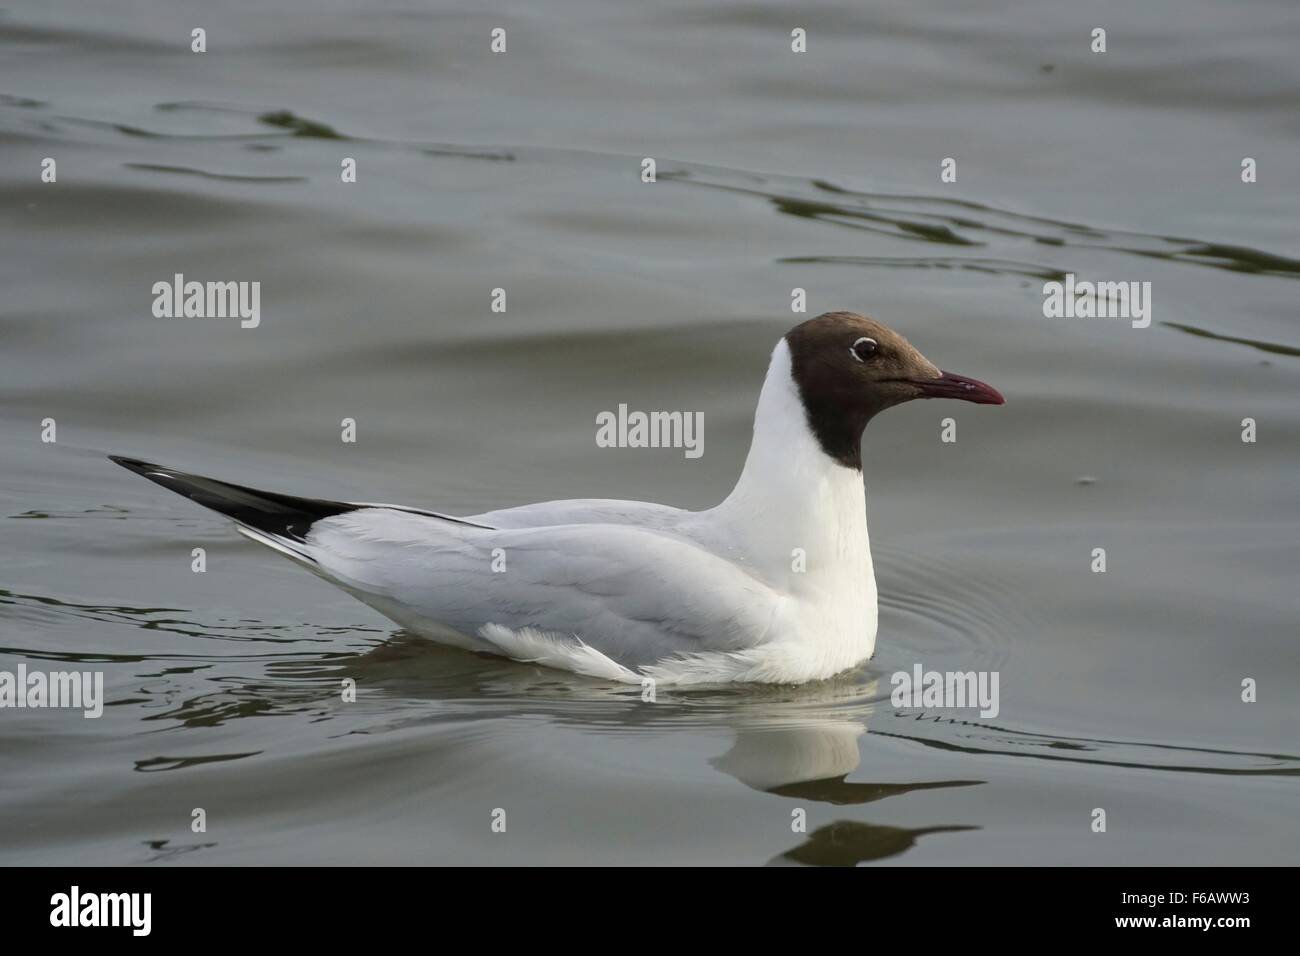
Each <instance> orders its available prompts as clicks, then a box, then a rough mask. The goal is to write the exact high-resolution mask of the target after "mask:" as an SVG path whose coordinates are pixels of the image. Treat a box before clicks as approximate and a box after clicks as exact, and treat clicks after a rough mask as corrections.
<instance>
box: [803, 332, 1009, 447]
mask: <svg viewBox="0 0 1300 956" xmlns="http://www.w3.org/2000/svg"><path fill="white" fill-rule="evenodd" d="M785 341H786V344H787V345H788V346H789V349H790V365H791V373H792V374H793V376H794V381H795V385H796V387H797V388H798V390H799V397H800V398H801V399H802V400H803V406H804V411H805V412H806V413H807V416H808V426H809V428H811V429H812V432H813V434H814V435H816V437H817V440H818V442H819V443H820V444H821V446H822V450H823V451H825V452H826V454H828V455H830V457H831V458H833V459H835V460H836V461H838V462H839V463H840V464H842V465H845V466H847V467H850V468H857V469H861V468H862V450H861V449H862V430H863V429H864V428H866V427H867V422H869V421H871V419H872V418H873V417H874V416H875V415H876V414H877V413H879V412H882V411H884V410H885V409H886V408H892V407H893V406H894V405H901V404H902V403H903V402H908V401H911V400H912V399H914V398H959V399H961V400H962V401H966V402H975V403H976V404H978V405H1001V404H1002V403H1003V402H1004V401H1005V399H1003V397H1002V396H1001V394H999V393H998V390H997V389H995V388H993V386H991V385H986V384H984V383H983V382H981V381H978V380H977V379H973V378H966V377H965V376H964V375H955V374H953V373H952V372H945V371H942V370H941V369H939V368H938V367H937V366H936V365H934V363H933V362H931V361H930V360H929V359H927V358H926V357H925V356H924V355H922V354H921V353H920V352H918V351H917V350H916V347H915V346H913V345H912V343H911V342H909V341H907V339H905V338H903V337H902V336H901V335H899V334H898V333H897V332H895V331H894V330H893V329H890V328H888V327H886V326H884V325H881V324H880V323H879V322H877V321H875V320H874V319H869V318H867V317H866V316H865V315H858V314H857V313H854V312H827V313H826V314H825V315H819V316H817V318H815V319H809V320H808V321H807V322H804V323H802V324H800V325H797V326H795V327H794V328H793V329H791V330H790V331H789V332H788V333H786V336H785Z"/></svg>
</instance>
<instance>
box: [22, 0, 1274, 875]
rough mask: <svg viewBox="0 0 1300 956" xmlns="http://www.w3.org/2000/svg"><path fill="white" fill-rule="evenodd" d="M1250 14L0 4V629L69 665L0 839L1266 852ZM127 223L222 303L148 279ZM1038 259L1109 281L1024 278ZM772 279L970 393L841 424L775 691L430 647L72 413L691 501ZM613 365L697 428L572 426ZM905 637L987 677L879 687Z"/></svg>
mask: <svg viewBox="0 0 1300 956" xmlns="http://www.w3.org/2000/svg"><path fill="white" fill-rule="evenodd" d="M1097 25H1102V26H1105V27H1106V28H1107V30H1108V34H1109V48H1110V49H1109V52H1108V53H1106V54H1104V55H1095V54H1092V53H1091V52H1090V51H1089V48H1088V33H1089V31H1090V30H1091V29H1092V27H1094V26H1097ZM196 26H202V27H204V28H205V29H206V30H207V32H208V52H207V53H205V54H194V53H191V52H190V50H189V34H190V30H191V29H192V28H194V27H196ZM495 26H504V27H506V28H507V31H508V52H507V53H506V54H504V55H492V54H490V53H489V52H488V34H489V31H490V30H491V29H492V28H493V27H495ZM794 26H802V27H804V28H806V29H807V30H808V31H809V37H810V40H809V52H808V53H807V54H805V55H802V56H796V55H793V54H791V53H790V52H789V31H790V29H792V28H793V27H794ZM1298 43H1300V12H1297V11H1296V9H1295V7H1294V4H1291V3H1288V2H1276V3H1272V2H1263V0H1251V2H1247V3H1226V2H1210V0H1193V2H1190V3H1187V2H1183V3H1174V2H1172V0H1159V2H1154V3H1148V4H1143V5H1141V7H1140V8H1139V9H1134V8H1133V5H1132V4H1126V3H1119V2H1106V3H1102V4H1098V5H1092V6H1090V7H1089V8H1088V9H1086V10H1084V9H1082V8H1079V7H1078V6H1077V5H1071V4H1066V3H1056V4H1047V5H1044V4H1037V3H1036V4H1027V3H1014V2H997V0H978V2H973V3H967V4H963V5H961V7H960V9H957V10H942V11H940V10H938V9H937V8H936V9H932V10H927V9H922V8H918V6H917V5H915V4H909V3H904V2H901V0H899V2H886V3H874V4H871V5H859V4H853V5H848V4H845V5H832V4H820V5H815V6H812V7H808V6H806V5H798V6H793V5H783V4H770V3H714V4H710V5H709V6H708V7H707V8H700V7H699V6H698V5H694V4H688V3H643V4H636V5H627V6H611V5H609V4H601V3H595V2H591V0H574V2H550V3H548V4H546V5H545V6H544V8H539V7H538V6H537V5H536V4H526V3H522V2H518V3H504V4H498V5H495V8H494V10H493V11H491V12H486V11H484V10H483V9H482V8H481V6H480V5H475V4H467V3H460V2H450V3H439V4H423V3H415V4H412V3H397V2H392V0H380V2H376V3H368V4H366V5H365V7H364V10H363V9H360V8H355V5H350V4H343V3H329V4H314V3H303V2H300V0H285V2H281V3H278V4H273V5H271V6H270V7H268V6H267V5H266V4H264V3H252V2H223V3H221V4H217V5H214V4H211V3H199V2H198V0H185V2H167V3H164V2H162V0H142V2H137V3H133V4H107V5H103V4H101V5H94V8H93V9H87V6H86V5H85V4H81V3H67V2H56V0H42V2H39V3H37V2H31V0H18V2H16V3H13V4H10V5H9V7H8V8H7V10H6V11H5V13H4V14H3V16H0V57H2V58H3V64H4V69H3V72H2V73H0V94H3V95H2V96H0V148H2V149H3V154H4V157H5V162H4V163H3V164H0V217H2V219H3V229H4V237H5V240H4V241H5V247H4V248H5V254H4V256H3V257H0V278H2V279H3V288H4V291H5V294H4V297H3V301H2V302H0V344H2V345H3V347H2V348H0V447H3V457H2V459H0V460H2V461H3V467H0V528H3V546H2V547H0V670H14V669H15V668H16V667H17V666H18V665H19V664H26V665H27V666H28V667H29V668H38V667H39V668H46V669H66V668H73V667H75V668H87V669H95V670H102V671H103V672H104V673H105V681H106V685H107V696H108V700H109V706H108V707H107V708H106V710H105V713H104V716H103V717H102V718H100V719H99V720H84V719H82V718H81V717H80V715H79V714H77V713H72V712H67V711H0V862H4V863H40V864H48V863H95V864H110V863H112V864H124V863H125V864H131V863H139V864H151V865H159V864H165V863H166V864H170V863H209V864H254V863H260V864H266V863H280V864H283V863H368V862H387V863H526V864H534V863H647V864H658V863H682V864H702V863H741V864H767V863H772V864H781V865H787V864H793V865H798V864H853V863H869V862H875V861H883V862H886V863H901V864H963V863H979V864H988V863H993V864H1017V863H1072V864H1138V863H1142V864H1150V863H1167V864H1230V863H1249V864H1294V863H1295V862H1296V860H1297V851H1298V850H1300V838H1298V837H1297V831H1296V828H1295V818H1296V813H1297V810H1300V799H1298V798H1297V786H1296V779H1295V778H1296V775H1297V773H1298V772H1300V760H1298V759H1297V751H1298V750H1300V747H1298V745H1297V740H1298V739H1300V734H1298V731H1300V719H1298V718H1300V654H1298V653H1297V613H1296V612H1297V603H1296V590H1295V584H1296V579H1297V571H1300V553H1298V550H1297V548H1298V544H1300V536H1298V535H1297V531H1300V508H1298V505H1297V483H1296V477H1295V463H1296V451H1297V448H1298V447H1300V402H1297V385H1298V384H1300V364H1297V363H1298V362H1300V357H1298V356H1300V323H1297V321H1296V301H1297V293H1300V283H1298V282H1297V280H1300V237H1298V236H1297V233H1296V228H1295V225H1296V222H1297V220H1298V218H1300V191H1297V190H1296V188H1295V184H1296V182H1297V175H1298V174H1300V125H1297V121H1296V116H1297V112H1296V106H1297V102H1298V100H1300V61H1298V60H1297V59H1296V57H1295V50H1296V48H1297V45H1298ZM647 156H652V157H655V158H656V160H657V162H658V168H659V177H658V179H659V181H658V182H657V183H655V184H653V185H649V184H645V183H642V182H641V181H640V175H639V174H640V169H641V160H642V159H643V158H645V157H647ZM949 156H951V157H955V158H956V159H957V160H958V181H957V182H956V183H952V184H944V183H941V182H940V181H939V176H938V170H939V162H940V160H941V159H942V158H944V157H949ZM1245 156H1250V157H1253V158H1255V159H1256V160H1257V162H1258V168H1259V180H1258V182H1256V183H1254V184H1250V185H1247V184H1244V183H1242V182H1241V180H1240V175H1239V171H1240V163H1241V160H1242V158H1243V157H1245ZM45 157H53V158H55V159H56V160H57V163H58V182H57V183H55V184H43V183H41V182H40V181H39V177H38V174H39V169H40V163H41V160H42V159H43V158H45ZM344 157H352V158H355V159H356V160H357V163H358V181H357V182H356V183H355V184H348V185H345V184H343V183H341V182H340V176H339V171H340V163H341V161H342V159H343V158H344ZM178 272H179V273H184V274H185V275H186V276H187V277H191V278H199V279H205V280H206V279H242V280H259V281H260V282H261V283H262V324H261V326H260V327H259V328H257V329H250V330H244V329H240V328H239V327H238V323H237V321H234V320H219V319H213V320H199V319H190V320H183V319H175V320H165V319H156V318H154V317H153V316H152V314H151V312H150V306H151V303H152V298H153V297H152V295H151V294H150V289H151V287H152V285H153V283H155V282H157V281H160V280H168V279H170V278H171V276H172V275H173V274H175V273H178ZM1067 272H1074V273H1076V274H1078V275H1079V276H1080V277H1087V278H1094V279H1109V280H1140V281H1150V282H1151V283H1152V289H1153V297H1154V321H1153V323H1152V325H1151V327H1150V328H1147V329H1133V328H1131V327H1130V326H1129V325H1128V323H1126V322H1115V321H1101V320H1082V319H1080V320H1049V319H1045V318H1044V317H1043V315H1042V312H1041V306H1042V285H1043V283H1044V282H1046V281H1050V280H1052V279H1054V278H1058V277H1060V276H1062V275H1064V274H1065V273H1067ZM497 287H501V288H505V289H507V292H508V311H507V312H506V313H504V314H501V313H493V312H492V311H491V309H490V307H489V306H490V299H491V290H493V289H494V288H497ZM795 287H801V288H804V289H806V290H807V294H808V307H809V313H810V314H814V313H816V312H820V311H824V310H828V309H834V308H851V309H856V310H859V311H865V312H868V313H870V314H872V315H874V316H876V317H878V318H880V319H882V320H883V321H885V322H887V323H889V324H890V325H892V326H894V327H896V328H898V329H899V330H901V331H902V332H903V333H904V334H906V335H907V336H909V338H911V339H912V341H913V342H914V343H915V344H917V345H918V347H920V348H921V349H922V350H923V351H924V352H926V354H927V355H929V356H930V357H931V358H933V359H934V360H935V361H936V362H938V363H939V364H941V365H943V366H944V367H948V368H952V369H954V370H955V371H958V372H962V373H966V374H969V375H974V376H977V377H979V378H982V379H985V380H987V381H989V382H992V383H993V384H994V385H996V386H997V387H998V388H999V389H1000V390H1001V391H1002V392H1003V393H1004V394H1005V395H1006V396H1007V398H1008V404H1007V405H1006V406H1005V407H1003V408H997V409H989V408H976V407H973V406H971V407H967V406H962V407H960V408H954V407H952V406H951V405H943V404H941V403H916V404H914V405H912V406H907V407H904V408H901V409H898V410H896V411H892V412H890V413H889V414H888V415H886V416H884V417H882V418H881V419H879V420H878V421H876V422H874V423H873V424H872V426H871V428H870V430H869V432H868V435H867V441H866V449H865V453H864V458H865V460H866V467H865V480H866V482H867V492H868V509H869V514H870V519H871V533H872V539H873V544H874V550H875V558H876V566H877V574H878V577H879V582H880V589H881V595H882V597H881V601H882V607H881V629H880V639H879V646H878V651H877V654H876V657H875V659H874V660H873V661H872V662H871V663H870V664H869V665H868V666H865V667H863V668H862V669H860V670H859V671H858V672H856V673H850V674H846V675H843V676H842V677H840V678H837V679H835V680H832V681H828V682H825V683H823V684H817V685H810V686H807V687H800V688H740V687H732V688H723V689H702V690H694V691H689V692H682V691H671V690H667V689H661V691H660V692H659V695H658V700H657V702H656V703H654V704H648V703H645V702H643V701H642V699H641V693H640V691H639V689H637V688H629V687H620V686H614V685H606V684H602V683H600V682H596V681H591V680H587V679H582V678H577V677H574V676H571V675H567V674H564V673H559V672H555V671H549V670H546V669H543V668H539V667H534V666H527V665H520V664H514V663H510V662H504V661H500V660H495V659H492V658H488V657H478V656H474V655H469V654H464V653H460V652H456V651H452V650H446V649H442V648H438V647H434V646H431V645H429V644H427V643H425V642H422V641H420V640H418V639H415V638H413V637H411V636H409V635H406V634H403V633H402V632H401V631H400V630H398V629H397V628H396V627H395V626H393V625H392V624H390V623H389V622H387V621H386V620H385V619H383V618H382V617H380V616H378V615H377V614H375V613H374V612H372V611H370V610H369V609H367V608H365V607H363V606H362V605H360V604H358V603H356V602H355V601H353V600H352V599H351V598H349V597H347V596H346V595H344V594H342V593H341V592H339V591H337V590H335V589H333V588H331V587H330V586H328V585H327V584H325V583H323V582H322V581H320V580H318V579H316V578H314V577H312V576H311V575H309V574H306V573H304V572H303V571H302V570H300V569H297V568H294V567H293V566H291V565H290V564H289V563H287V562H285V561H284V560H283V559H282V558H280V557H278V556H276V555H275V554H273V553H271V552H269V551H266V550H265V549H261V548H259V547H258V546H256V545H254V544H252V543H249V542H246V541H244V540H243V539H241V538H239V537H238V536H237V535H236V534H234V532H233V531H232V529H231V528H230V526H229V524H228V523H227V522H225V521H223V520H222V519H220V518H218V517H216V516H214V515H212V514H209V513H207V512H204V511H202V510H200V509H198V508H196V507H195V506H193V505H192V504H190V503H189V502H187V501H185V500H183V499H181V498H179V497H177V496H174V495H170V494H168V493H166V492H165V491H163V490H162V489H160V488H158V487H157V486H155V485H152V484H150V483H148V482H144V481H141V480H140V479H139V478H136V477H134V476H132V475H130V474H128V473H126V472H124V471H122V470H121V469H119V468H117V467H116V466H114V465H112V464H111V463H109V462H108V461H107V460H106V459H105V458H104V457H103V456H104V455H105V454H108V453H118V454H127V455H136V456H140V457H144V458H148V459H150V460H156V461H161V462H164V463H168V464H172V465H175V466H178V467H183V468H187V469H189V470H192V471H197V472H200V473H205V474H212V475H216V476H219V477H225V478H229V479H232V480H236V481H239V482H241V483H244V484H249V485H253V486H260V487H266V488H271V489H275V490H282V491H288V492H296V493H300V494H308V495H319V496H323V497H330V498H340V499H359V500H372V501H397V502H403V503H408V504H411V505H416V506H423V507H430V508H436V509H440V510H446V511H451V512H464V513H470V512H475V511H482V510H487V509H491V508H498V507H504V506H508V505H511V504H517V503H523V502H527V501H532V500H543V499H548V498H556V497H585V496H593V497H628V498H640V499H648V500H655V501H663V502H666V503H671V504H676V505H680V506H684V507H695V508H699V507H708V506H710V505H712V504H714V503H716V501H718V500H719V499H720V498H721V497H722V496H724V495H725V494H726V492H727V491H728V490H729V488H730V486H731V483H732V482H733V481H734V479H735V476H736V475H737V474H738V472H739V468H740V465H741V463H742V461H743V458H744V453H745V449H746V447H747V442H748V430H749V425H750V420H751V416H752V412H753V405H754V402H755V399H756V396H757V391H758V387H759V385H760V383H761V379H762V374H763V370H764V368H765V364H766V356H767V353H768V352H769V350H770V349H771V347H772V345H773V343H774V342H775V341H776V339H777V338H778V337H779V336H780V335H781V334H782V333H784V332H785V331H786V329H787V328H788V327H789V326H790V325H791V324H793V322H794V321H795V320H796V319H797V318H798V316H795V315H792V314H791V311H790V294H791V289H792V288H795ZM619 403H627V404H628V405H629V406H630V407H632V408H642V409H659V408H670V409H685V410H691V411H701V412H703V413H704V416H705V421H706V429H705V454H704V455H703V457H702V458H700V459H697V460H690V459H686V458H685V457H684V456H683V455H682V454H681V452H680V451H679V450H630V449H629V450H609V449H601V448H598V447H596V445H595V442H594V431H595V430H594V421H595V416H596V414H597V413H598V412H600V411H602V410H606V409H614V408H617V407H618V405H619ZM946 416H952V417H954V418H955V419H956V420H957V428H958V440H957V442H956V443H954V444H945V443H942V442H941V441H940V440H939V434H940V420H941V419H942V418H943V417H946ZM345 417H350V418H354V419H355V420H356V421H357V423H358V431H359V440H358V442H357V443H356V444H344V443H342V442H341V441H340V440H339V422H340V421H341V420H342V419H343V418H345ZM1247 417H1249V418H1253V419H1255V420H1256V422H1257V428H1258V441H1256V442H1255V443H1253V444H1245V443H1243V442H1242V441H1241V439H1240V435H1241V422H1242V419H1243V418H1247ZM45 418H53V419H55V420H56V421H57V428H58V432H57V436H58V441H57V443H55V444H47V443H42V441H41V440H40V434H41V425H40V423H41V421H42V420H43V419H45ZM195 547H202V548H205V549H206V551H207V555H208V569H207V571H206V573H204V574H195V573H193V572H192V571H191V569H190V562H191V558H190V553H191V549H192V548H195ZM1098 547H1103V548H1105V549H1106V552H1107V560H1108V567H1107V572H1106V573H1105V574H1094V573H1092V572H1091V570H1090V564H1091V554H1092V551H1093V549H1094V548H1098ZM918 661H919V662H921V663H922V664H923V665H924V666H925V667H926V668H929V669H936V670H996V671H997V672H998V673H999V674H1000V690H1001V702H1000V703H1001V708H1000V713H999V714H998V716H997V717H996V718H991V719H981V718H980V717H979V716H978V714H976V713H974V712H971V711H963V712H955V711H933V712H924V711H923V712H916V711H898V710H896V709H895V708H894V707H893V706H892V705H891V703H890V700H889V692H890V689H891V688H890V675H891V674H892V673H893V672H895V671H897V670H910V669H911V667H912V666H913V664H914V663H916V662H918ZM343 678H352V679H354V680H355V681H356V682H357V685H358V688H359V697H358V700H357V701H356V702H355V703H344V702H343V701H342V700H341V699H340V694H339V686H340V681H341V680H342V679H343ZM1245 678H1253V679H1254V680H1256V681H1257V682H1258V701H1257V702H1255V703H1252V704H1247V703H1243V702H1242V700H1241V682H1242V680H1243V679H1245ZM197 807H201V808H204V809H205V810H206V813H207V820H208V826H207V831H206V832H204V833H194V832H192V830H191V828H190V820H191V812H192V810H193V809H194V808H197ZM1099 807H1100V808H1104V809H1105V810H1106V811H1107V820H1108V828H1107V832H1106V833H1105V834H1096V833H1093V832H1092V830H1091V828H1090V823H1091V820H1092V816H1091V814H1092V811H1093V809H1094V808H1099ZM498 808H500V809H503V810H505V811H506V815H507V829H506V832H505V833H494V832H493V831H492V828H491V823H492V814H493V811H494V810H496V809H498ZM796 810H803V811H805V812H806V816H807V828H806V832H795V831H794V830H792V826H791V822H792V813H793V812H794V811H796Z"/></svg>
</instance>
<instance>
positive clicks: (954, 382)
mask: <svg viewBox="0 0 1300 956" xmlns="http://www.w3.org/2000/svg"><path fill="white" fill-rule="evenodd" d="M908 381H909V382H911V383H912V384H913V385H915V386H916V387H917V388H919V389H920V390H921V397H922V398H960V399H961V400H962V401H965V402H974V403H975V404H976V405H1002V404H1005V402H1006V399H1005V398H1003V397H1002V393H1001V392H999V391H998V390H997V389H996V388H994V387H993V386H992V385H986V384H985V383H984V382H981V381H980V380H979V379H977V378H967V377H966V376H965V375H954V374H953V373H952V372H940V373H939V377H938V378H909V379H908Z"/></svg>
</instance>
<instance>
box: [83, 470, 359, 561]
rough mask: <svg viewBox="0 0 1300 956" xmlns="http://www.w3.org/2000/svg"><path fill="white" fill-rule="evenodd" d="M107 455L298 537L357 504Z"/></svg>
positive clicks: (251, 522)
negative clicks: (279, 491) (237, 483)
mask: <svg viewBox="0 0 1300 956" xmlns="http://www.w3.org/2000/svg"><path fill="white" fill-rule="evenodd" d="M108 457H109V460H110V461H113V462H115V463H117V464H119V465H121V466H122V467H123V468H125V469H126V470H127V471H131V472H134V473H135V474H137V475H140V476H141V477H143V478H148V479H149V480H150V481H152V482H154V483H155V484H158V485H161V486H162V487H164V488H166V489H167V490H168V491H174V492H176V493H177V494H178V495H183V496H184V497H186V498H189V499H190V500H191V501H193V502H194V503H195V504H199V505H202V506H203V507H205V508H211V509H212V510H213V511H216V512H218V513H220V514H223V515H226V516H227V517H229V518H233V519H234V520H235V521H237V522H239V523H240V524H243V525H247V526H248V527H250V528H255V529H257V530H259V531H265V532H267V533H269V534H273V535H278V536H280V537H285V538H294V539H296V540H299V541H302V540H304V538H305V536H306V534H307V532H308V530H310V528H311V526H312V524H314V523H315V522H316V521H319V520H320V519H322V518H328V517H331V516H333V515H338V514H344V513H346V512H349V511H355V510H356V509H357V505H353V504H349V503H347V502H342V501H321V500H318V499H315V498H298V497H295V496H293V495H282V494H279V493H277V492H273V491H260V490H258V489H256V488H248V487H246V486H244V485H235V484H231V483H230V482H228V481H218V480H217V479H215V478H205V477H204V476H202V475H192V474H189V473H188V472H184V471H177V470H176V469H174V468H167V467H164V466H163V465H155V464H153V463H152V462H148V461H141V460H140V459H138V458H125V457H123V456H121V455H109V456H108Z"/></svg>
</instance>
